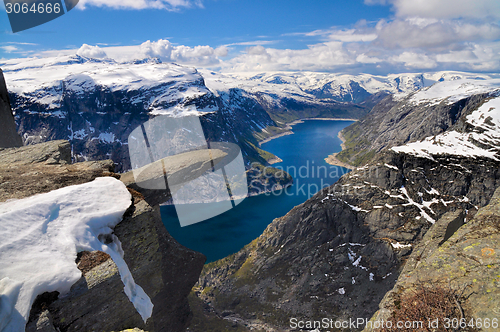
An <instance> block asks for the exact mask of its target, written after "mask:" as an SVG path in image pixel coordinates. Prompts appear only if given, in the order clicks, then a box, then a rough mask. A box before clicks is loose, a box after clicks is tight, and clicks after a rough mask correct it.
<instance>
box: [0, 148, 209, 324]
mask: <svg viewBox="0 0 500 332" xmlns="http://www.w3.org/2000/svg"><path fill="white" fill-rule="evenodd" d="M100 176H114V177H118V178H119V177H120V175H118V174H116V173H113V162H112V161H111V160H106V161H93V162H82V163H76V164H71V145H70V143H69V142H68V141H51V142H47V143H41V144H36V145H30V146H26V147H21V148H11V149H4V150H2V151H0V178H1V180H2V184H1V186H0V199H1V201H5V200H8V199H12V198H24V197H28V196H31V195H34V194H38V193H45V192H49V191H51V190H54V189H58V188H61V187H64V186H68V185H74V184H80V183H85V182H89V181H92V180H93V179H95V178H96V177H100ZM132 193H133V201H132V202H131V206H130V208H129V209H128V211H127V212H126V214H125V216H124V217H123V220H122V222H121V223H119V224H118V226H116V227H115V229H114V235H116V236H117V237H118V238H119V239H120V241H121V243H122V249H123V251H124V253H125V254H124V259H125V261H126V263H127V265H128V267H129V269H130V271H131V273H132V276H133V278H134V280H135V282H136V283H137V284H138V285H140V286H141V287H142V288H143V289H144V291H145V292H146V294H147V295H148V296H149V297H150V298H151V300H152V302H153V305H154V309H153V314H152V317H151V318H149V319H148V320H147V323H144V321H143V320H142V318H141V316H140V315H139V314H138V312H137V311H136V309H135V308H134V306H133V305H132V303H131V302H130V300H129V299H128V297H127V295H126V294H125V293H124V285H123V282H122V280H121V278H120V275H119V272H118V268H117V266H116V265H115V263H114V262H113V261H112V260H111V258H110V256H109V255H107V254H105V253H103V252H98V251H96V252H81V253H80V254H79V255H78V257H77V262H76V263H77V264H78V267H79V269H80V270H81V271H82V277H81V279H80V280H79V281H78V282H77V283H76V284H74V285H73V286H72V288H71V291H70V292H69V293H68V294H58V293H57V292H56V293H44V294H40V296H39V297H38V298H37V300H36V301H35V304H34V305H33V307H32V310H31V315H30V320H29V322H28V324H27V331H56V330H57V331H97V330H98V331H119V330H124V329H133V328H142V329H144V330H147V331H169V332H170V331H184V330H185V328H186V327H187V326H188V324H189V321H190V319H191V312H190V308H189V304H188V300H187V296H188V294H189V292H190V290H191V287H192V286H193V285H194V283H195V282H196V280H197V279H198V276H199V273H200V270H201V268H202V266H203V263H204V261H205V257H204V256H203V255H202V254H200V253H197V252H194V251H192V250H189V249H187V248H185V247H183V246H181V245H180V244H178V243H177V242H176V241H175V240H174V239H173V238H172V237H171V236H170V235H169V234H168V233H167V231H166V229H165V227H164V226H163V223H162V221H161V217H160V212H159V208H158V206H157V205H156V206H151V205H149V204H148V203H147V200H146V199H147V196H146V197H145V196H144V195H142V194H140V193H139V192H137V191H134V190H132ZM146 195H147V193H146ZM109 203H110V204H112V203H113V202H109ZM102 241H104V242H106V241H107V240H106V238H103V239H102Z"/></svg>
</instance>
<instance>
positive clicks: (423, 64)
mask: <svg viewBox="0 0 500 332" xmlns="http://www.w3.org/2000/svg"><path fill="white" fill-rule="evenodd" d="M390 60H391V61H394V62H401V63H403V64H404V66H405V67H408V68H412V69H417V68H418V69H432V68H436V67H437V63H436V61H434V60H433V59H431V58H430V57H429V56H427V55H425V54H421V53H414V52H403V53H401V54H399V55H396V56H393V57H391V59H390Z"/></svg>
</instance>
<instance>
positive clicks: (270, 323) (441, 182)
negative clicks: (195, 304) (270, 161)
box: [191, 94, 500, 331]
mask: <svg viewBox="0 0 500 332" xmlns="http://www.w3.org/2000/svg"><path fill="white" fill-rule="evenodd" d="M493 97H494V95H493ZM491 98H492V95H488V96H485V95H484V94H478V95H476V96H466V97H465V100H462V99H460V100H459V101H456V102H453V105H456V104H457V103H458V104H461V105H464V107H462V108H461V112H457V113H456V114H459V115H458V118H457V119H455V121H454V124H453V125H452V124H451V123H450V124H449V126H445V128H441V127H440V126H439V123H438V124H437V125H435V128H432V129H431V127H432V122H430V121H429V122H425V121H424V122H425V126H426V127H429V130H432V132H434V133H435V134H434V135H436V136H435V137H434V139H433V140H432V139H431V140H429V141H427V140H424V141H423V142H417V143H418V144H420V145H417V146H413V145H410V144H408V145H403V146H401V147H394V148H392V149H390V148H386V149H384V150H383V151H382V152H380V153H378V154H377V155H376V157H374V158H373V159H371V160H370V161H369V162H368V163H367V164H366V165H364V166H363V167H359V168H356V169H354V170H353V171H352V172H350V173H349V174H346V175H345V176H343V177H342V178H341V179H340V180H339V181H338V182H337V183H336V184H335V185H334V186H332V187H330V188H326V189H324V190H322V191H321V192H319V193H318V194H316V195H315V196H314V197H312V198H311V199H309V200H308V201H306V202H305V203H303V204H301V205H299V206H297V207H295V208H294V209H293V210H292V211H290V212H289V213H288V214H287V215H285V216H284V217H281V218H278V219H276V220H274V221H273V223H272V224H270V225H269V226H268V228H267V229H266V230H265V232H264V233H263V234H262V235H261V236H260V237H259V238H258V239H256V240H255V241H253V242H252V243H251V244H249V245H247V246H246V247H245V248H244V249H242V250H241V251H240V252H238V253H236V254H234V255H232V256H230V257H227V258H225V259H223V260H220V261H218V262H214V263H210V264H208V265H207V266H206V267H205V268H204V270H203V272H202V275H201V277H200V280H199V283H198V286H197V288H195V290H196V294H197V296H198V297H199V298H200V299H201V300H203V301H204V302H205V303H206V304H207V306H208V307H207V308H206V310H205V313H206V314H207V315H208V313H209V312H212V313H216V314H218V315H219V316H222V317H224V319H225V320H228V321H233V322H235V324H239V323H243V324H241V325H247V326H253V327H260V328H265V329H266V330H272V329H275V330H278V331H281V330H283V331H286V330H289V329H290V328H291V325H290V318H292V317H296V318H303V319H306V320H321V319H322V318H325V317H327V318H329V319H330V318H331V319H334V320H335V319H347V320H348V319H349V318H352V317H356V318H358V317H359V318H366V319H369V318H370V317H371V316H372V315H373V314H374V313H375V311H377V309H378V305H379V303H380V301H381V300H382V299H383V298H384V296H385V294H386V292H387V291H389V290H391V289H392V288H393V286H394V284H395V282H396V280H397V279H398V276H399V274H400V271H401V268H402V267H403V266H404V263H405V262H406V261H407V259H408V258H409V255H410V253H411V252H412V250H414V248H415V246H417V245H418V244H419V243H422V241H423V240H422V239H423V238H424V236H425V234H426V233H427V232H428V230H429V228H430V227H431V226H432V225H434V224H436V225H435V226H437V225H441V226H440V227H441V231H440V232H441V233H442V234H441V235H440V236H441V239H440V240H439V243H440V242H441V241H443V240H448V241H451V239H454V238H455V236H458V234H461V233H460V230H462V228H460V230H459V232H457V233H456V235H454V236H453V237H451V239H449V237H450V236H451V235H452V234H453V232H454V231H455V230H456V229H457V228H459V226H460V225H461V222H462V221H463V219H462V221H460V220H459V221H455V222H452V221H453V220H451V219H450V218H449V216H448V217H446V216H445V214H446V213H447V212H453V211H458V212H457V213H458V214H459V215H462V214H463V218H466V220H471V219H472V217H473V216H474V214H475V213H476V212H477V210H478V209H479V208H481V207H484V206H485V205H487V204H488V203H489V202H490V199H491V198H492V197H493V194H494V192H495V189H496V188H497V187H498V186H500V164H499V162H498V160H499V159H498V158H497V157H498V145H495V143H494V140H496V139H498V138H499V137H498V134H497V129H498V126H497V122H496V121H497V118H498V116H497V114H498V108H495V107H493V104H490V103H492V102H493V100H496V99H491ZM438 104H439V103H438ZM442 105H444V102H443V104H442ZM453 105H452V106H451V108H453ZM474 105H475V106H474ZM379 107H382V105H379ZM389 108H390V109H391V110H393V111H394V110H395V108H393V106H391V105H389ZM446 108H447V111H445V113H447V112H448V111H449V110H450V109H451V108H449V107H448V106H446ZM404 109H405V108H404V107H402V108H401V109H400V110H402V112H403V110H404ZM406 109H407V110H408V109H409V110H411V112H410V114H406V115H405V116H404V117H403V116H400V118H399V119H400V121H399V122H396V123H395V124H394V127H398V126H402V122H404V121H406V120H404V119H405V118H414V117H417V116H418V115H419V114H422V113H423V114H424V115H425V114H433V115H435V114H434V113H432V110H435V109H436V108H435V107H434V105H429V104H427V106H426V107H424V106H418V107H414V105H413V106H412V105H410V106H408V107H407V108H406ZM439 109H440V108H439V107H437V110H438V111H439ZM443 110H444V108H443ZM374 111H376V112H378V111H377V110H374ZM478 112H479V113H481V114H483V116H481V115H479V114H478ZM488 114H490V115H491V119H489V120H487V118H488ZM476 115H477V118H478V119H479V118H481V119H482V120H481V121H483V120H485V121H487V122H488V123H489V122H491V124H492V125H488V126H486V127H483V125H482V122H481V121H477V122H475V125H472V122H473V119H475V118H476ZM425 118H426V117H425V116H424V118H423V119H421V121H420V123H422V121H423V120H424V119H425ZM361 123H363V121H361ZM414 123H415V121H413V120H412V121H409V122H408V123H407V124H406V125H410V124H411V125H413V124H414ZM392 128H393V127H391V131H392V130H393V129H392ZM412 128H414V131H415V132H418V130H416V129H415V127H412ZM446 128H448V130H446ZM397 132H398V131H397V130H396V131H394V133H393V134H394V136H395V137H399V136H397ZM424 132H426V131H425V130H424V131H423V132H422V135H424V134H423V133H424ZM455 133H459V135H458V134H457V137H458V138H457V139H456V141H453V142H452V143H453V144H455V145H453V144H452V143H449V144H447V145H446V144H445V143H443V144H440V142H442V140H443V137H445V138H446V137H448V136H447V135H456V134H455ZM484 133H487V134H488V135H487V138H486V139H483V138H479V137H478V136H476V135H480V134H484ZM391 135H392V134H391ZM418 136H419V137H420V136H421V134H419V135H418ZM474 137H477V138H478V139H476V140H475V139H474ZM467 139H468V140H467ZM371 141H374V140H371ZM396 142H398V141H397V139H396V140H395V141H394V143H393V142H392V141H389V143H388V144H389V145H390V146H394V145H397V143H396ZM478 142H479V143H478ZM417 143H415V144H417ZM474 144H477V145H474ZM465 147H467V148H465ZM440 149H444V150H440ZM443 216H445V219H443V220H447V222H446V223H445V226H443V225H442V223H443V222H444V221H441V222H439V220H440V219H441V218H442V217H443ZM452 219H453V218H452ZM450 224H451V225H452V226H449V227H448V225H450ZM467 225H468V224H467ZM471 225H473V224H471ZM477 225H478V226H477V227H475V228H473V229H475V231H477V232H479V233H480V234H485V236H486V234H490V232H489V231H488V229H489V228H488V227H496V226H494V225H493V226H488V225H485V226H484V227H483V226H479V225H481V224H477ZM432 227H434V226H432ZM443 227H444V230H443ZM464 227H465V226H464ZM438 233H439V232H438ZM479 233H478V234H479ZM431 234H432V233H431ZM471 234H472V233H471ZM474 234H475V233H474ZM429 236H430V235H429ZM476 236H478V235H474V237H476ZM434 237H435V238H437V237H438V236H437V235H436V236H434ZM424 239H425V238H424ZM466 239H471V237H470V236H469V235H465V233H464V235H463V238H462V240H458V238H457V239H456V240H455V241H459V242H462V241H465V242H467V241H466ZM471 241H472V240H471ZM489 241H490V240H489V238H488V240H487V242H485V243H484V245H483V243H482V242H481V241H480V242H479V243H480V245H479V246H478V248H479V249H477V250H479V252H480V250H481V249H482V248H486V247H487V248H490V246H491V243H490V242H489ZM465 242H464V243H465ZM467 243H468V242H467ZM474 243H476V242H474ZM468 245H472V244H468ZM443 246H444V245H443ZM443 248H444V247H443ZM491 248H492V250H496V249H495V248H494V247H491ZM454 250H458V249H454ZM477 250H476V251H477ZM417 251H418V250H417ZM488 252H490V251H488ZM438 254H439V255H441V254H442V252H441V251H439V253H438V252H436V255H438ZM449 255H450V257H452V254H451V251H450V253H449ZM436 257H437V256H436ZM439 257H441V256H439ZM435 259H437V258H435ZM464 259H465V260H467V259H469V258H464ZM471 259H472V258H471ZM458 261H460V262H461V261H462V260H458ZM432 262H434V261H432ZM485 262H486V261H485ZM428 264H431V262H429V263H428ZM432 264H434V265H436V264H439V266H442V268H441V269H440V270H439V271H437V272H436V273H434V275H436V276H437V275H440V274H441V273H443V274H446V273H447V272H446V271H445V270H446V266H447V265H446V264H447V263H446V262H442V261H440V262H439V263H435V262H434V263H432ZM432 264H431V265H432ZM481 264H482V265H485V264H489V263H484V264H483V263H481ZM450 265H451V266H454V265H456V269H458V270H460V266H459V265H460V263H456V264H455V263H454V265H453V264H451V263H450ZM458 270H457V272H458ZM422 273H427V272H424V271H422ZM430 275H432V274H430ZM488 276H489V274H488ZM473 279H474V278H471V279H470V281H471V282H472V281H473ZM476 279H477V278H476ZM477 280H479V279H477ZM492 280H493V279H492ZM488 282H490V281H488ZM491 282H493V281H491ZM491 282H490V283H491ZM487 285H489V284H481V286H478V287H483V288H487V287H490V286H487ZM191 329H192V330H193V327H192V328H191ZM358 329H362V327H359V328H358ZM194 330H195V331H198V330H196V329H194Z"/></svg>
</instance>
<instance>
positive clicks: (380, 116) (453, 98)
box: [337, 79, 500, 166]
mask: <svg viewBox="0 0 500 332" xmlns="http://www.w3.org/2000/svg"><path fill="white" fill-rule="evenodd" d="M499 93H500V80H497V79H492V80H453V81H446V82H439V83H437V84H435V85H432V86H430V87H428V88H425V89H422V90H419V91H417V92H414V93H412V94H409V95H407V96H398V95H393V96H389V97H387V98H385V99H384V100H383V101H382V102H380V103H379V104H378V105H376V106H375V107H374V108H373V110H372V111H371V112H370V114H369V115H368V116H367V117H365V118H364V119H363V120H362V121H359V122H357V123H355V124H353V125H351V126H349V127H347V128H345V129H344V130H343V131H342V135H343V137H344V139H345V145H346V147H347V149H345V150H344V151H342V152H341V153H339V154H338V155H337V158H338V159H340V160H341V161H344V162H347V163H351V164H352V165H354V166H359V165H360V164H362V163H363V162H366V161H367V160H368V159H370V158H371V157H373V155H374V154H375V153H377V152H379V151H381V150H382V149H384V148H386V147H391V146H398V145H403V144H406V143H410V142H416V141H420V140H422V139H424V138H427V137H432V136H434V135H438V134H440V133H441V132H443V131H446V130H448V129H450V130H453V132H450V133H448V134H446V136H447V137H448V141H449V140H450V139H451V136H456V135H458V134H457V133H459V132H471V131H475V132H476V133H475V134H472V136H477V135H478V134H479V133H480V132H481V131H483V130H485V129H482V127H481V126H485V125H486V127H485V128H490V127H488V124H484V123H483V124H480V123H479V121H483V120H481V119H476V120H474V121H475V122H474V123H473V122H472V121H473V120H472V118H471V120H467V117H466V116H465V115H467V114H469V113H470V112H472V111H474V110H475V109H477V107H478V106H479V105H481V104H482V103H483V102H484V100H485V98H491V97H494V96H497V95H498V94H499ZM483 113H484V112H483V111H482V110H481V111H480V113H477V115H475V116H480V114H483ZM488 116H489V115H486V118H487V117H488ZM488 121H489V120H488ZM469 122H470V123H469ZM467 123H468V124H467ZM472 127H476V129H474V130H473V129H472ZM455 138H456V137H455ZM442 139H443V140H445V138H444V137H442ZM477 139H480V140H484V139H485V138H479V137H477ZM490 143H493V142H490ZM443 144H444V141H443Z"/></svg>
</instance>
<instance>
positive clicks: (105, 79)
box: [1, 55, 209, 113]
mask: <svg viewBox="0 0 500 332" xmlns="http://www.w3.org/2000/svg"><path fill="white" fill-rule="evenodd" d="M1 66H2V69H3V71H4V75H5V79H6V82H7V85H8V88H9V91H10V92H13V93H15V94H17V95H18V96H20V97H24V98H26V99H28V100H30V101H32V102H36V103H40V104H44V105H47V109H49V110H50V109H56V108H59V107H60V106H61V99H62V95H63V93H64V92H66V93H67V92H70V93H74V94H75V95H76V96H83V95H85V94H86V93H89V92H91V91H93V90H95V88H96V87H99V88H102V89H109V90H110V91H112V92H116V91H123V92H124V93H128V92H130V91H142V92H143V93H141V94H139V95H138V96H137V97H135V98H132V99H131V100H130V102H132V103H139V102H143V103H145V108H146V109H147V110H148V111H150V112H152V113H155V112H156V113H161V112H162V111H164V110H165V109H166V108H168V106H173V105H176V104H179V103H180V104H182V103H183V102H184V101H186V100H193V99H195V98H197V97H200V96H203V95H205V94H207V93H209V90H208V89H207V88H206V87H205V86H204V85H203V78H202V77H201V75H200V74H199V73H198V71H197V70H196V69H194V68H189V67H184V66H179V65H176V64H168V63H161V62H160V61H157V60H155V59H146V60H143V61H134V62H127V63H120V62H116V61H114V60H111V59H92V58H85V57H81V56H78V55H72V56H62V57H55V58H43V59H37V58H28V59H14V60H7V61H5V62H4V63H3V64H1ZM148 90H150V91H149V93H146V91H148Z"/></svg>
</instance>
